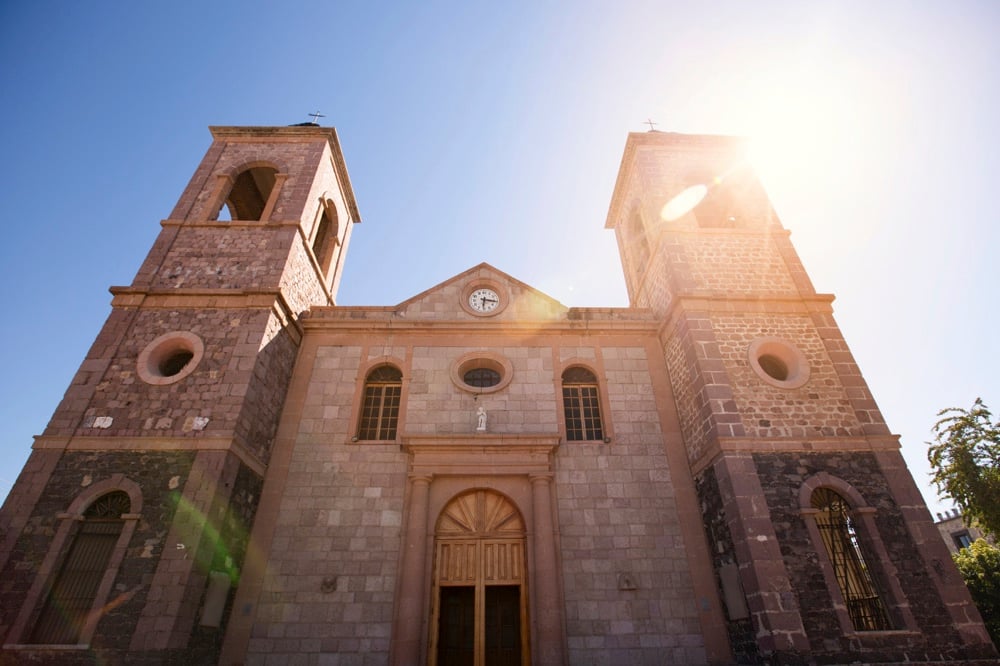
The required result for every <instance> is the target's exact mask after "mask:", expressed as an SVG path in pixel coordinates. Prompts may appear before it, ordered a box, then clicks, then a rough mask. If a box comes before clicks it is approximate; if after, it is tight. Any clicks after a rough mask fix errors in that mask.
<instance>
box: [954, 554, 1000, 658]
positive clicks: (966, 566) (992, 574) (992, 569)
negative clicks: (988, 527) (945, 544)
mask: <svg viewBox="0 0 1000 666" xmlns="http://www.w3.org/2000/svg"><path fill="white" fill-rule="evenodd" d="M952 558H953V559H954V560H955V564H956V565H957V566H958V570H959V572H960V573H961V574H962V578H964V579H965V584H966V585H967V586H968V588H969V592H970V593H971V594H972V600H973V601H974V602H975V603H976V608H978V609H979V614H980V615H982V616H983V622H984V623H985V624H986V631H988V632H990V638H992V639H993V644H994V645H1000V548H997V547H996V546H992V545H990V544H989V543H987V542H986V540H985V539H976V540H975V541H974V542H973V543H972V545H971V546H969V547H968V548H963V549H962V550H960V551H958V552H957V553H955V554H954V555H952Z"/></svg>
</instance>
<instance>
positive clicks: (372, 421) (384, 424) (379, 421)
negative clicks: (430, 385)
mask: <svg viewBox="0 0 1000 666" xmlns="http://www.w3.org/2000/svg"><path fill="white" fill-rule="evenodd" d="M402 381H403V375H402V373H401V372H400V371H399V370H397V369H396V368H394V367H392V366H388V365H383V366H379V367H378V368H375V369H374V370H372V371H371V373H369V375H368V379H367V380H366V381H365V393H364V402H363V403H362V406H361V422H360V423H359V425H358V439H375V440H393V439H396V423H397V421H398V420H399V402H400V396H401V394H402V388H403V384H402Z"/></svg>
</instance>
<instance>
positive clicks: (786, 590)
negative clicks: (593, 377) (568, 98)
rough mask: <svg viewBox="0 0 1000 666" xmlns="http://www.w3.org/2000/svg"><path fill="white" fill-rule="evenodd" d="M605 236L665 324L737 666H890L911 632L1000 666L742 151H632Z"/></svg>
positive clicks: (705, 139)
mask: <svg viewBox="0 0 1000 666" xmlns="http://www.w3.org/2000/svg"><path fill="white" fill-rule="evenodd" d="M607 227H608V228H612V229H614V231H615V234H616V237H617V240H618V246H619V251H620V254H621V258H622V264H623V266H624V270H625V276H626V284H627V287H628V292H629V297H630V300H631V304H632V305H633V306H634V307H644V308H649V309H651V310H652V311H653V312H655V313H656V315H657V317H658V318H659V319H660V320H661V321H662V324H661V327H660V342H659V344H660V346H661V348H662V353H663V357H664V359H665V362H666V366H667V369H668V373H669V376H670V383H671V386H672V389H673V394H674V396H675V399H676V403H677V411H678V417H679V420H680V427H681V431H682V434H683V439H684V446H685V449H686V453H687V458H688V464H689V466H690V469H691V473H692V475H693V477H694V481H695V485H696V488H697V492H698V497H699V501H700V503H701V509H702V513H703V519H704V524H705V531H706V536H707V538H708V542H709V545H710V547H711V550H712V553H713V557H714V562H713V564H714V568H715V573H716V579H717V584H718V587H719V595H720V597H721V598H722V600H723V601H724V602H725V609H726V612H727V618H726V619H727V626H728V632H729V636H730V642H731V644H732V646H733V651H734V657H735V658H736V660H737V661H738V662H739V663H759V661H760V660H762V659H763V660H771V659H775V660H777V661H781V662H782V663H784V661H785V660H786V659H787V660H789V662H788V663H798V662H797V660H802V661H803V663H804V661H808V659H807V657H810V658H816V659H819V660H821V661H822V660H826V661H830V662H831V663H834V662H837V663H845V661H855V660H861V661H867V660H868V659H866V655H869V656H870V659H871V660H872V661H884V660H885V659H883V658H882V657H881V656H878V655H879V650H882V651H883V652H884V651H885V650H886V649H887V647H886V646H887V645H889V644H890V643H892V641H893V640H896V641H897V642H898V643H899V645H898V646H897V647H899V648H900V649H903V648H904V645H905V643H906V641H905V640H902V639H899V638H898V636H899V635H900V634H899V632H921V633H922V634H923V636H924V637H925V638H924V639H923V640H924V641H925V644H923V645H922V649H923V650H924V651H925V652H924V653H925V654H927V655H928V656H927V657H926V658H927V659H928V660H932V661H933V660H935V659H940V660H944V661H947V660H949V659H953V658H955V657H956V655H955V653H953V652H951V650H953V649H954V648H953V646H954V645H956V644H957V645H964V646H965V649H967V650H968V652H966V653H964V654H965V656H964V657H963V658H972V657H979V658H982V657H984V656H991V655H992V651H991V650H990V647H989V639H988V638H987V637H985V635H984V633H983V630H982V628H981V625H977V624H975V621H970V620H969V618H970V617H976V616H977V614H976V610H975V607H974V606H973V605H972V604H971V601H970V599H969V598H968V595H967V594H965V590H964V587H962V586H960V585H953V584H952V583H954V579H953V578H950V577H949V576H951V577H954V576H957V574H956V573H955V572H954V570H952V569H949V568H948V567H950V566H951V562H950V559H949V557H948V554H947V553H946V552H945V551H944V545H943V543H942V541H941V539H940V537H939V536H938V535H937V534H936V533H935V529H934V526H933V523H932V521H931V518H930V514H929V513H928V512H927V510H926V507H924V505H923V501H922V499H921V496H920V493H919V491H918V490H917V488H916V486H915V484H914V483H913V480H912V478H911V477H910V475H909V473H908V472H907V470H906V465H905V462H904V461H903V458H902V456H901V455H900V452H899V443H898V441H897V439H898V438H897V437H896V436H895V435H893V434H891V433H890V431H889V429H888V427H887V426H886V424H885V421H884V420H883V418H882V414H881V412H880V411H879V409H878V406H877V405H876V404H875V400H874V398H873V397H872V394H871V392H870V391H869V389H868V386H867V384H866V383H865V380H864V378H863V377H862V375H861V372H860V370H859V369H858V366H857V364H856V363H855V361H854V358H853V356H852V354H851V352H850V350H849V348H848V346H847V343H846V342H845V340H844V338H843V335H842V334H841V332H840V329H839V328H838V326H837V324H836V322H835V320H834V318H833V311H832V302H833V297H832V296H831V295H828V294H818V293H816V291H815V289H814V288H813V285H812V283H811V282H810V280H809V278H808V276H807V275H806V272H805V270H804V268H803V266H802V263H801V261H800V260H799V258H798V256H797V254H796V252H795V250H794V248H793V247H792V245H791V242H790V240H789V233H788V231H786V230H785V229H784V228H783V227H782V225H781V223H780V222H779V221H778V218H777V216H776V215H775V214H774V211H773V209H772V207H771V205H770V203H769V201H768V198H767V195H766V194H765V192H764V190H763V188H762V187H761V185H760V183H759V182H758V180H757V178H756V176H755V175H754V173H753V170H752V169H751V168H750V166H749V165H748V164H747V161H746V159H745V144H744V142H743V141H741V140H739V139H736V138H731V137H722V136H696V135H682V134H674V133H663V132H656V131H652V132H647V133H634V134H630V135H629V138H628V142H627V144H626V148H625V154H624V157H623V159H622V165H621V169H620V171H619V175H618V180H617V183H616V186H615V191H614V195H613V198H612V203H611V207H610V210H609V213H608V219H607ZM817 582H820V583H825V585H824V584H820V585H817ZM915 609H920V612H917V611H915ZM928 609H933V610H928ZM921 613H923V614H922V615H921ZM894 632H895V633H894ZM893 636H897V638H893ZM887 641H888V642H887ZM909 647H912V646H909ZM907 649H908V648H907ZM876 657H877V658H876Z"/></svg>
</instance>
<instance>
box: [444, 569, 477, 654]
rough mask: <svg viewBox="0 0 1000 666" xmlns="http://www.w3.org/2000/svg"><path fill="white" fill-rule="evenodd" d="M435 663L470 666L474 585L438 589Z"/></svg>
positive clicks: (474, 621)
mask: <svg viewBox="0 0 1000 666" xmlns="http://www.w3.org/2000/svg"><path fill="white" fill-rule="evenodd" d="M439 627H440V629H439V635H438V659H437V663H438V666H473V664H474V663H475V658H476V652H475V648H476V588H475V587H471V586H462V587H442V588H441V620H440V622H439Z"/></svg>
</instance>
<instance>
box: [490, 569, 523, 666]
mask: <svg viewBox="0 0 1000 666" xmlns="http://www.w3.org/2000/svg"><path fill="white" fill-rule="evenodd" d="M484 616H485V617H484V619H485V622H484V623H485V625H486V626H485V629H486V641H485V642H486V666H518V665H519V664H520V663H521V588H520V586H518V585H489V586H487V587H486V612H485V613H484Z"/></svg>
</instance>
